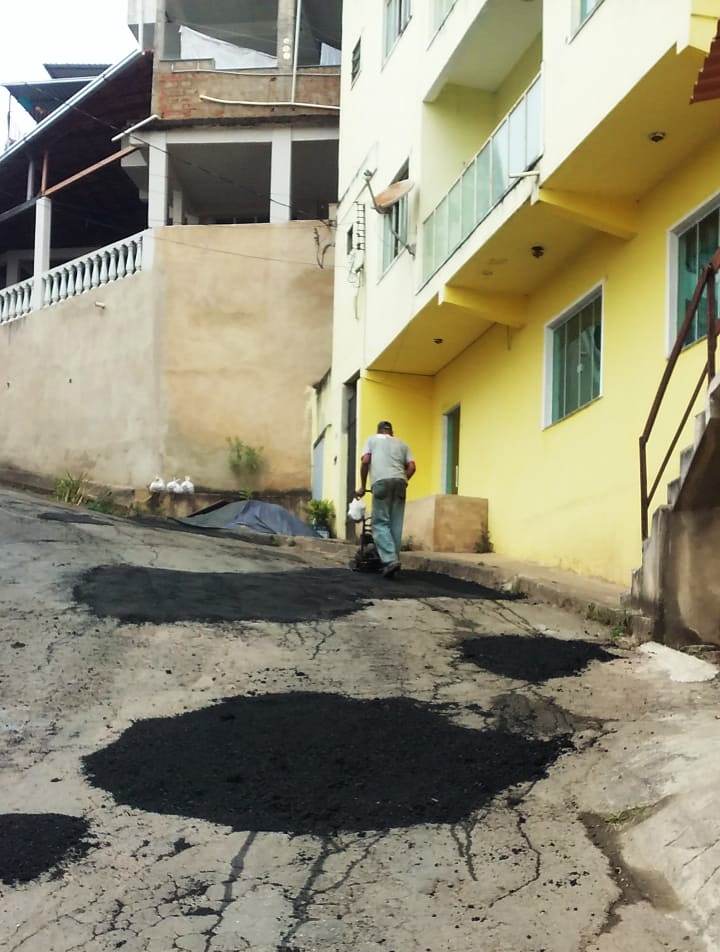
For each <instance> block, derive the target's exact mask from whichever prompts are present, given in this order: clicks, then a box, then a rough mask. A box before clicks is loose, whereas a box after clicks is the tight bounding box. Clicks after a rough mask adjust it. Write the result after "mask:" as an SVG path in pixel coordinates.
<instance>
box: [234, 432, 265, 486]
mask: <svg viewBox="0 0 720 952" xmlns="http://www.w3.org/2000/svg"><path fill="white" fill-rule="evenodd" d="M227 444H228V465H229V466H230V469H231V470H232V472H233V473H234V474H235V476H237V478H238V479H239V480H242V481H243V482H244V481H246V480H248V479H249V480H251V481H252V480H254V479H256V478H257V476H258V474H259V473H260V472H261V470H262V469H263V467H264V466H265V457H264V455H263V448H262V447H260V448H258V447H255V446H250V444H249V443H243V441H242V440H241V439H238V437H237V436H233V437H228V439H227ZM249 495H250V493H249V491H248V496H249Z"/></svg>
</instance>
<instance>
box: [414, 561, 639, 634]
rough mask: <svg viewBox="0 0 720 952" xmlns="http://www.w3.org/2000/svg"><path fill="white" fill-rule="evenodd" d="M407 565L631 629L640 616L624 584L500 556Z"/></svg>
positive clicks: (418, 562)
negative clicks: (627, 603)
mask: <svg viewBox="0 0 720 952" xmlns="http://www.w3.org/2000/svg"><path fill="white" fill-rule="evenodd" d="M402 563H403V565H404V566H405V567H406V568H409V569H417V570H420V571H425V572H441V573H442V574H443V575H451V576H452V577H453V578H460V579H466V580H467V581H472V582H478V583H479V584H481V585H487V586H488V587H491V588H500V589H505V590H508V589H509V590H511V591H513V592H517V593H519V594H522V595H527V596H528V597H529V598H535V599H538V600H539V601H543V602H548V603H550V604H551V605H559V606H560V607H561V608H567V609H570V610H571V611H574V612H577V613H578V614H580V615H582V616H583V617H584V618H588V619H592V620H594V621H599V622H601V623H602V624H606V625H612V626H619V627H622V628H624V629H627V630H629V629H630V625H631V622H632V620H633V618H634V614H635V613H633V612H632V611H630V610H628V609H627V608H625V607H624V606H623V601H622V600H623V596H624V595H625V594H626V592H627V590H626V589H624V588H623V587H622V586H620V585H615V584H613V583H612V582H607V581H605V580H604V579H597V578H587V577H585V576H582V575H576V574H575V573H574V572H569V571H567V570H565V569H558V568H549V567H548V566H545V565H539V564H537V563H536V562H523V561H520V560H519V559H512V558H509V557H508V556H504V555H496V554H495V553H492V554H483V555H474V554H470V553H461V552H459V553H446V552H403V555H402Z"/></svg>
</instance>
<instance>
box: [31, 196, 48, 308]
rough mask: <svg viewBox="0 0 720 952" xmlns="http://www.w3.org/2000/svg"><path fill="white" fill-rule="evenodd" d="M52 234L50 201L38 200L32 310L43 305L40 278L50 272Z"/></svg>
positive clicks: (36, 204)
mask: <svg viewBox="0 0 720 952" xmlns="http://www.w3.org/2000/svg"><path fill="white" fill-rule="evenodd" d="M51 232H52V200H51V199H49V198H39V199H38V200H37V202H35V264H34V267H33V277H34V281H33V293H32V306H33V310H37V309H38V308H41V307H42V305H43V282H42V280H41V278H42V276H43V275H44V274H45V272H46V271H49V270H50V241H51Z"/></svg>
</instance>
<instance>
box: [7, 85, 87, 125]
mask: <svg viewBox="0 0 720 952" xmlns="http://www.w3.org/2000/svg"><path fill="white" fill-rule="evenodd" d="M89 82H90V77H88V78H87V79H44V80H39V81H38V82H35V83H3V84H2V85H3V86H4V87H5V89H7V91H8V92H9V93H10V95H11V96H13V98H14V99H16V100H17V101H18V102H19V103H20V105H21V106H22V107H23V109H25V111H26V112H28V113H29V114H30V115H31V116H32V118H33V119H34V120H35V121H36V122H40V121H41V120H42V119H45V117H46V116H49V115H50V113H51V112H54V111H55V110H56V109H57V108H58V106H61V105H62V104H63V103H65V102H67V101H68V99H70V97H71V96H74V95H75V93H77V92H79V91H80V90H81V89H82V88H83V87H84V86H87V84H88V83H89Z"/></svg>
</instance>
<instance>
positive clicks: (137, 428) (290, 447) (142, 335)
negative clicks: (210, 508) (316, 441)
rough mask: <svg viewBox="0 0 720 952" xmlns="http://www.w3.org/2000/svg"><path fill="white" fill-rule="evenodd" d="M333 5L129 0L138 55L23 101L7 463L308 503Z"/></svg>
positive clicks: (5, 157) (1, 343) (6, 218)
mask: <svg viewBox="0 0 720 952" xmlns="http://www.w3.org/2000/svg"><path fill="white" fill-rule="evenodd" d="M341 10H342V5H341V3H340V2H339V0H338V2H332V3H322V4H318V3H316V2H314V0H302V2H300V3H298V2H297V0H292V2H290V0H279V2H274V3H273V2H269V0H268V2H266V3H257V2H251V0H241V2H236V3H232V4H228V3H226V2H224V0H202V2H199V0H198V2H194V0H157V2H155V0H144V2H140V3H137V2H136V0H129V17H128V20H129V26H130V28H131V29H132V30H133V32H134V33H135V35H136V37H137V40H138V49H137V51H136V52H134V53H132V54H130V55H129V56H128V57H127V58H126V59H125V60H124V61H123V62H121V63H118V64H115V65H113V66H112V67H109V68H103V67H102V66H100V67H94V66H89V65H88V66H84V67H63V66H57V65H53V66H52V70H53V72H54V74H55V75H53V72H50V67H49V68H48V69H49V73H50V75H49V77H48V80H47V81H42V82H38V83H32V84H20V85H18V84H16V85H14V86H12V87H11V92H12V94H13V95H14V96H15V97H16V99H17V100H18V101H19V102H21V103H22V104H23V105H24V106H25V108H26V109H27V110H28V112H30V114H31V115H32V116H33V118H35V119H36V120H39V121H38V124H37V125H36V126H35V127H34V128H33V130H32V131H31V132H30V133H29V134H28V135H27V136H25V138H24V139H22V140H21V141H19V142H16V143H14V144H13V145H12V147H11V148H9V149H8V150H7V151H6V152H5V153H3V154H2V155H0V363H1V364H2V367H3V385H2V387H1V388H0V415H1V416H2V418H3V420H4V424H3V427H2V430H1V431H0V469H1V470H3V471H4V472H6V473H10V472H15V473H17V474H26V475H27V476H28V477H31V476H40V477H45V478H47V479H52V478H53V477H56V476H59V475H62V474H63V473H65V472H67V471H69V472H71V473H73V474H79V473H84V474H85V475H86V476H87V477H88V479H90V480H91V481H94V482H96V483H99V484H104V485H108V486H111V487H117V488H122V489H138V488H140V487H142V486H147V484H148V483H149V481H150V480H152V479H153V477H154V476H155V474H158V473H160V474H162V475H163V476H164V478H165V479H166V480H167V479H169V478H170V477H171V476H173V475H180V474H185V473H188V474H190V475H191V476H192V478H193V480H194V481H195V484H196V486H198V487H202V488H204V489H208V490H228V489H233V488H253V489H256V490H259V491H263V492H267V493H270V494H285V495H286V496H287V495H288V494H290V496H292V494H295V495H296V496H298V498H299V497H305V496H309V494H310V487H311V463H310V458H309V455H308V453H307V444H308V440H309V438H310V431H311V425H312V423H311V421H312V401H311V395H312V393H313V390H312V386H313V384H314V383H316V382H317V381H318V380H319V379H320V378H321V377H322V376H323V374H324V373H326V371H327V369H328V367H329V364H330V356H331V344H330V339H331V322H332V294H333V283H334V271H333V231H332V225H331V222H330V217H331V209H332V208H333V203H334V202H335V200H336V197H337V166H338V159H337V151H338V120H339V94H340V60H339V56H340V52H339V47H340V45H341V33H340V31H341ZM228 441H240V442H242V443H243V444H245V445H246V446H249V447H251V448H252V449H253V450H257V451H260V453H261V456H262V472H261V473H260V474H258V475H257V478H256V479H253V485H252V486H248V485H241V484H239V482H238V477H237V475H236V473H234V472H233V467H232V465H231V462H232V460H231V454H232V451H231V447H230V445H229V442H228ZM18 478H19V477H18Z"/></svg>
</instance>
